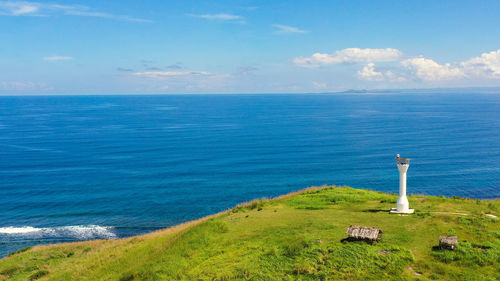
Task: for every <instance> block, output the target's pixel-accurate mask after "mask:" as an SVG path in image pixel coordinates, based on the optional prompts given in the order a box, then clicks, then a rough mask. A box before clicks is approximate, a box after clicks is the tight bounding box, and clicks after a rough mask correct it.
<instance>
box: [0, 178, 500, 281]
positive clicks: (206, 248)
mask: <svg viewBox="0 0 500 281" xmlns="http://www.w3.org/2000/svg"><path fill="white" fill-rule="evenodd" d="M396 200H397V196H396V195H391V194H385V193H380V192H375V191H368V190H360V189H352V188H348V187H322V188H310V189H307V190H305V191H302V192H298V193H295V194H291V195H287V196H283V197H280V198H276V199H273V200H255V201H252V202H249V203H246V204H242V205H239V206H237V207H235V208H233V209H231V210H229V211H227V212H223V213H220V214H218V215H215V216H212V217H210V218H204V219H200V220H198V221H194V222H189V223H186V224H183V225H179V226H176V227H173V228H169V229H165V230H161V231H157V232H154V233H151V234H147V235H143V236H137V237H131V238H126V239H117V240H108V241H105V240H95V241H86V242H78V243H68V244H58V245H50V246H37V247H33V248H31V249H23V250H22V251H18V252H16V253H13V254H11V255H10V256H9V257H6V258H4V259H2V260H0V280H499V279H500V231H499V229H500V227H499V221H498V219H494V218H488V217H487V216H485V214H493V215H496V216H500V214H499V210H500V208H499V207H500V201H499V200H495V201H480V200H472V199H464V198H444V197H431V196H410V197H409V201H410V205H411V207H412V208H415V210H416V213H415V214H414V215H410V216H400V215H393V214H389V213H388V210H389V209H390V208H391V207H394V205H395V202H396ZM439 212H454V213H463V214H468V215H467V216H464V215H456V214H451V213H439ZM352 224H354V225H364V226H371V227H377V228H380V229H382V230H383V238H382V240H381V241H380V242H378V243H376V244H374V245H370V244H367V243H363V242H341V240H342V239H343V238H345V237H346V236H345V231H346V230H347V228H348V227H349V225H352ZM439 235H458V238H459V245H458V246H457V248H456V250H455V251H448V250H440V249H438V248H437V247H436V246H437V244H438V237H439Z"/></svg>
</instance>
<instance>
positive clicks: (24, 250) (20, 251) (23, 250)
mask: <svg viewBox="0 0 500 281" xmlns="http://www.w3.org/2000/svg"><path fill="white" fill-rule="evenodd" d="M30 249H31V247H25V248H22V249H19V250H17V251H15V252H12V253H10V254H9V255H8V256H9V257H10V256H13V255H15V254H19V253H22V252H26V251H28V250H30Z"/></svg>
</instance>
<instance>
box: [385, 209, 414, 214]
mask: <svg viewBox="0 0 500 281" xmlns="http://www.w3.org/2000/svg"><path fill="white" fill-rule="evenodd" d="M389 213H391V214H413V213H415V210H414V209H408V210H406V211H398V209H397V208H392V209H391V211H389Z"/></svg>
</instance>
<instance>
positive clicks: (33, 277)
mask: <svg viewBox="0 0 500 281" xmlns="http://www.w3.org/2000/svg"><path fill="white" fill-rule="evenodd" d="M47 274H49V272H48V271H47V270H39V271H37V272H35V273H33V274H31V275H30V277H28V279H29V280H37V279H40V278H42V277H44V276H45V275H47Z"/></svg>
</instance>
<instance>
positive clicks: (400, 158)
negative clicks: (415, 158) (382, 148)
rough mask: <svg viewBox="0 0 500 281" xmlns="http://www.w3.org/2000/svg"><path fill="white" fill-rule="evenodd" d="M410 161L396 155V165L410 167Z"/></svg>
mask: <svg viewBox="0 0 500 281" xmlns="http://www.w3.org/2000/svg"><path fill="white" fill-rule="evenodd" d="M410 160H411V159H410V158H402V157H400V156H399V154H396V161H397V162H398V165H410Z"/></svg>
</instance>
